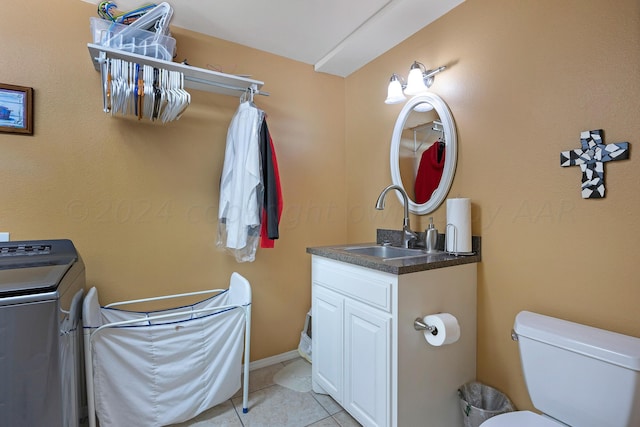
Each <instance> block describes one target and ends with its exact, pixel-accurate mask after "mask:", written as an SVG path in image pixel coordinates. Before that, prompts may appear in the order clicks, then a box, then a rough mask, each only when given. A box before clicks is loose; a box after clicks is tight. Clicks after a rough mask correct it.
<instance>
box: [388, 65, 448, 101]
mask: <svg viewBox="0 0 640 427" xmlns="http://www.w3.org/2000/svg"><path fill="white" fill-rule="evenodd" d="M445 68H446V67H445V66H444V65H443V66H441V67H438V68H436V69H434V70H427V68H426V67H425V66H424V64H422V63H420V62H418V61H414V62H413V64H412V65H411V69H410V71H409V77H407V84H406V85H403V84H402V83H401V80H402V77H401V76H399V75H398V74H396V73H393V75H392V76H391V79H390V81H389V87H388V89H387V99H386V100H385V101H384V102H385V104H399V103H400V102H403V101H404V100H405V99H407V98H406V97H405V95H410V96H413V95H418V94H419V93H422V92H425V91H426V90H427V89H428V88H429V87H431V85H432V84H433V80H434V76H435V75H436V74H438V73H439V72H441V71H444V69H445ZM403 90H404V93H403Z"/></svg>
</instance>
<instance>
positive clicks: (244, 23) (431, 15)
mask: <svg viewBox="0 0 640 427" xmlns="http://www.w3.org/2000/svg"><path fill="white" fill-rule="evenodd" d="M83 1H86V2H88V3H94V4H97V3H99V2H100V0H83ZM112 1H114V3H115V4H116V5H117V6H118V9H119V10H121V11H127V10H131V9H134V8H136V7H138V6H141V5H142V4H144V1H143V0H112ZM463 1H464V0H269V1H265V0H232V1H216V0H169V1H168V3H169V4H170V5H171V6H172V7H173V19H172V21H171V25H173V26H176V27H181V28H186V29H189V30H193V31H197V32H199V33H203V34H207V35H210V36H213V37H216V38H220V39H223V40H228V41H231V42H235V43H239V44H242V45H245V46H249V47H252V48H255V49H259V50H262V51H266V52H269V53H273V54H276V55H280V56H284V57H287V58H290V59H293V60H296V61H300V62H304V63H307V64H311V65H313V66H314V68H315V70H316V71H319V72H323V73H329V74H334V75H338V76H342V77H346V76H348V75H349V74H351V73H352V72H354V71H356V70H357V69H359V68H360V67H362V66H363V65H365V64H367V63H368V62H369V61H371V60H373V59H375V58H376V57H378V56H379V55H381V54H382V53H384V52H386V51H387V50H389V49H391V48H392V47H394V46H396V45H397V44H398V43H400V42H401V41H403V40H404V39H406V38H407V37H409V36H411V35H412V34H414V33H415V32H417V31H418V30H420V29H421V28H423V27H425V26H426V25H428V24H430V23H431V22H433V21H434V20H436V19H438V18H439V17H440V16H442V15H444V14H445V13H447V12H448V11H449V10H451V9H453V8H454V7H456V6H457V5H459V4H460V3H462V2H463ZM158 3H159V2H158Z"/></svg>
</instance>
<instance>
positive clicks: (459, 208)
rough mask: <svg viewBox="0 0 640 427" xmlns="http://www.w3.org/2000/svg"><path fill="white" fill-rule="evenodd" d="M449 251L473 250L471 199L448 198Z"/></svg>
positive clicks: (447, 233) (447, 230)
mask: <svg viewBox="0 0 640 427" xmlns="http://www.w3.org/2000/svg"><path fill="white" fill-rule="evenodd" d="M445 233H446V235H447V242H446V243H447V245H446V247H445V249H446V250H447V252H455V253H465V252H471V199H447V229H446V231H445Z"/></svg>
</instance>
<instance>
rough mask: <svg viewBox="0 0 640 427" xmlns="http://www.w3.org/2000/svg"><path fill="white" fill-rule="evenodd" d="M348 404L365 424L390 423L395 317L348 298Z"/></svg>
mask: <svg viewBox="0 0 640 427" xmlns="http://www.w3.org/2000/svg"><path fill="white" fill-rule="evenodd" d="M344 310H345V337H344V338H345V344H344V346H345V353H344V357H345V392H344V405H343V406H344V407H345V408H346V409H347V410H348V411H349V412H350V413H351V414H352V415H353V416H354V417H355V418H356V419H358V420H359V421H360V422H361V423H362V424H363V425H365V426H388V425H390V418H389V415H390V414H389V411H390V402H391V383H390V379H391V363H390V362H391V355H390V354H391V316H390V315H389V314H386V313H384V312H381V311H379V310H376V309H373V308H371V307H368V306H366V305H363V304H360V303H358V302H355V301H352V300H349V299H347V300H346V302H345V305H344Z"/></svg>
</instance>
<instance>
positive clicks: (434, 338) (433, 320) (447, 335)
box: [422, 313, 460, 347]
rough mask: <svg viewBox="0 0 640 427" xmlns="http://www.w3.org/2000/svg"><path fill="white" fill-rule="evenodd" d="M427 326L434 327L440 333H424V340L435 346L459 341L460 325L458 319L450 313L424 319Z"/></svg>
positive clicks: (432, 315)
mask: <svg viewBox="0 0 640 427" xmlns="http://www.w3.org/2000/svg"><path fill="white" fill-rule="evenodd" d="M422 320H423V321H424V323H425V324H426V325H429V326H434V327H435V328H436V329H437V330H438V332H437V333H436V334H435V335H434V334H433V332H428V331H424V338H425V339H426V340H427V342H428V343H429V344H431V345H433V346H436V347H439V346H441V345H447V344H451V343H454V342H456V341H458V339H459V338H460V325H459V324H458V319H456V318H455V316H453V315H452V314H449V313H439V314H430V315H428V316H424V319H422Z"/></svg>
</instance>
